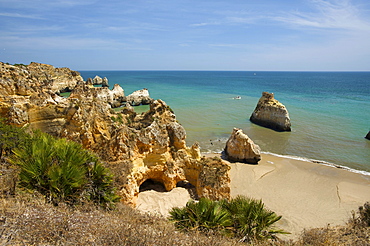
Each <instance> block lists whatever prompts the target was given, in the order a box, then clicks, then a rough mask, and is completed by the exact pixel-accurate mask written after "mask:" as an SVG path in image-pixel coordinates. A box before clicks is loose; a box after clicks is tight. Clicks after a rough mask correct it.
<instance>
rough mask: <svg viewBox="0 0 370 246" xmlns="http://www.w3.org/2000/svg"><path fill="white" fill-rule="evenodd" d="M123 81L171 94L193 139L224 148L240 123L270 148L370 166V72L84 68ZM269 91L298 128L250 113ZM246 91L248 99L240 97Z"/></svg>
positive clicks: (208, 147)
mask: <svg viewBox="0 0 370 246" xmlns="http://www.w3.org/2000/svg"><path fill="white" fill-rule="evenodd" d="M81 75H82V76H83V77H84V79H87V78H88V77H94V76H95V75H99V76H100V77H107V78H108V79H109V84H110V85H111V86H113V85H114V84H116V83H117V84H120V85H121V86H122V88H123V89H124V90H125V94H126V95H128V94H130V93H132V92H133V91H135V90H139V89H142V88H148V89H149V92H150V95H151V97H152V98H154V99H162V100H164V101H165V102H166V103H167V104H168V105H169V106H170V107H171V108H172V109H173V110H174V111H175V114H176V116H177V119H178V121H179V122H180V123H181V124H182V125H183V126H184V127H185V129H186V132H187V144H188V145H192V144H193V143H194V142H195V141H197V142H199V143H200V146H201V150H202V152H210V151H221V150H222V149H223V148H224V146H225V143H226V140H227V139H228V137H229V136H230V134H231V132H232V129H233V127H238V128H242V129H243V130H244V132H245V133H246V134H247V135H248V136H249V137H250V138H252V139H253V141H254V142H255V143H257V144H258V145H259V146H260V147H261V149H262V151H264V152H271V153H276V154H281V155H291V156H300V157H305V158H309V159H315V160H322V161H325V162H330V163H335V164H337V165H342V166H347V167H350V168H353V169H357V170H365V171H370V141H369V140H366V139H365V138H364V137H365V135H366V134H367V132H368V131H369V130H370V72H255V73H254V72H235V71H232V72H226V71H225V72H222V71H217V72H215V71H82V72H81ZM263 91H268V92H273V93H274V94H275V98H276V99H277V100H279V101H280V102H281V103H283V104H284V105H285V106H286V107H287V109H288V111H289V114H290V118H291V123H292V132H275V131H273V130H270V129H267V128H263V127H259V126H257V125H254V124H252V123H251V122H250V121H249V117H250V115H251V114H252V112H253V110H254V108H255V106H256V104H257V102H258V99H259V98H260V96H261V94H262V92H263ZM235 96H241V99H240V100H235V99H233V98H234V97H235Z"/></svg>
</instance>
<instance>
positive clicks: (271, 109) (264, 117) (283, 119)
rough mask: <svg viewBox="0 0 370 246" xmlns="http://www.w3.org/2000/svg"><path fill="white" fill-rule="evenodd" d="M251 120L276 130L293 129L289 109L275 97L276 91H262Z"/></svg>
mask: <svg viewBox="0 0 370 246" xmlns="http://www.w3.org/2000/svg"><path fill="white" fill-rule="evenodd" d="M250 121H251V122H253V123H255V124H257V125H260V126H264V127H267V128H270V129H273V130H276V131H291V124H290V118H289V113H288V110H287V109H286V107H285V106H284V105H283V104H282V103H280V102H279V101H278V100H276V99H275V98H274V93H269V92H263V93H262V97H261V98H260V100H259V101H258V104H257V106H256V108H255V110H254V111H253V113H252V115H251V117H250Z"/></svg>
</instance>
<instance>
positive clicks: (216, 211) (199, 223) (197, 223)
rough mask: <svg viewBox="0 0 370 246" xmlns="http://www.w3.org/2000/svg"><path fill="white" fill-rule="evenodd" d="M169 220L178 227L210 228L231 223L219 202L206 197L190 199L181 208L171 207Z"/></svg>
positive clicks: (223, 226)
mask: <svg viewBox="0 0 370 246" xmlns="http://www.w3.org/2000/svg"><path fill="white" fill-rule="evenodd" d="M170 220H171V221H174V222H175V226H176V227H177V228H179V229H199V230H210V229H218V228H225V227H227V226H230V225H231V220H230V217H229V214H228V213H227V211H225V210H223V208H222V207H221V205H220V203H219V202H217V201H212V200H210V199H207V198H201V199H200V200H199V201H198V202H196V201H192V200H191V201H189V202H188V203H187V204H186V206H185V207H183V208H173V209H172V210H171V211H170Z"/></svg>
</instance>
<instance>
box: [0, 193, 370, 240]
mask: <svg viewBox="0 0 370 246" xmlns="http://www.w3.org/2000/svg"><path fill="white" fill-rule="evenodd" d="M0 245H158V246H161V245H202V246H208V245H209V246H217V245H245V244H242V243H238V242H237V241H236V240H233V239H230V238H226V237H222V236H220V235H217V234H216V233H214V234H209V235H204V234H202V233H199V232H195V231H194V232H190V233H182V232H178V231H176V230H175V228H174V226H173V225H172V224H171V223H169V222H168V221H167V220H165V219H163V218H159V217H155V216H150V215H148V214H141V213H139V212H138V211H136V210H134V209H132V208H130V207H128V206H126V205H123V204H118V206H117V208H116V209H115V210H112V211H106V210H103V209H101V208H98V207H96V206H94V205H93V204H83V205H79V206H76V207H70V206H67V205H64V204H62V205H60V206H58V207H55V206H53V205H51V204H48V203H45V201H44V199H43V198H42V197H41V196H38V195H36V194H24V193H20V192H18V195H17V196H16V197H10V198H9V197H8V198H1V199H0ZM252 245H260V246H262V245H264V246H266V245H270V246H272V245H274V246H281V245H292V246H293V245H294V246H302V245H315V246H316V245H317V246H321V245H322V246H323V245H325V246H326V245H329V246H334V245H335V246H339V245H355V246H365V245H366V246H368V245H370V227H368V226H364V225H363V223H362V224H361V223H358V220H354V219H351V220H349V222H348V223H347V225H346V226H341V227H327V228H316V229H311V230H305V231H304V232H303V233H302V236H301V238H300V239H299V240H298V241H296V242H292V241H263V242H259V243H256V242H254V243H252Z"/></svg>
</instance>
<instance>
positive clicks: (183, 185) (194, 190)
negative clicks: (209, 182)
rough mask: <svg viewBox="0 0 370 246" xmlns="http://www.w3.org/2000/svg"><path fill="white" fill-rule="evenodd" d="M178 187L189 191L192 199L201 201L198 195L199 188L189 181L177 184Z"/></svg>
mask: <svg viewBox="0 0 370 246" xmlns="http://www.w3.org/2000/svg"><path fill="white" fill-rule="evenodd" d="M176 187H181V188H185V189H187V190H188V192H189V195H190V197H191V199H193V200H199V196H198V193H197V188H196V187H195V186H194V185H193V184H192V183H190V182H189V181H187V180H181V181H179V182H177V184H176Z"/></svg>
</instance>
